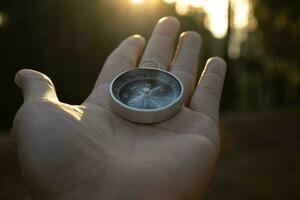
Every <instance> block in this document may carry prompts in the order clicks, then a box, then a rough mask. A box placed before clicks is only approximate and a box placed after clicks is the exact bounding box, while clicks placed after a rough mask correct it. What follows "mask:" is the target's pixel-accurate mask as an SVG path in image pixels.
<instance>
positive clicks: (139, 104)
mask: <svg viewBox="0 0 300 200" xmlns="http://www.w3.org/2000/svg"><path fill="white" fill-rule="evenodd" d="M111 90H112V95H114V97H115V98H116V99H117V100H118V101H119V102H120V103H122V104H123V105H125V106H128V107H131V108H133V109H142V110H153V109H163V108H164V107H168V106H170V105H172V104H173V103H175V102H176V101H177V100H178V99H179V98H180V97H181V96H182V86H181V83H180V82H179V80H178V79H177V78H176V77H174V76H173V75H171V74H170V73H168V72H165V71H163V70H158V69H151V68H137V69H133V70H130V71H127V72H125V73H123V74H121V75H120V76H118V77H117V78H116V79H115V80H114V81H113V84H112V88H111Z"/></svg>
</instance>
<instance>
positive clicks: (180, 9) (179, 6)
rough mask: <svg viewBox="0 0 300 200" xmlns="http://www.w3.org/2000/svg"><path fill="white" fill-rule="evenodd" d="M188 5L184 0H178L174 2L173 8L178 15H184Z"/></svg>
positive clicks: (187, 11) (187, 10)
mask: <svg viewBox="0 0 300 200" xmlns="http://www.w3.org/2000/svg"><path fill="white" fill-rule="evenodd" d="M189 8H190V5H189V4H188V2H187V1H186V0H179V1H177V3H176V6H175V9H176V12H177V13H178V14H179V15H186V14H188V13H189V10H190V9H189Z"/></svg>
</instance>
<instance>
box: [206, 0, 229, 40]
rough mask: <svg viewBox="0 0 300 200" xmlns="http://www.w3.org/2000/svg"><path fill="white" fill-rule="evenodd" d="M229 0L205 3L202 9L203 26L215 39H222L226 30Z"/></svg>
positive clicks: (213, 0) (214, 0)
mask: <svg viewBox="0 0 300 200" xmlns="http://www.w3.org/2000/svg"><path fill="white" fill-rule="evenodd" d="M228 6H229V0H209V1H205V2H204V5H203V8H204V11H205V13H206V15H207V16H206V20H205V26H206V27H207V28H208V29H209V30H210V31H211V32H212V34H213V36H214V37H216V38H223V37H225V35H226V34H227V30H228Z"/></svg>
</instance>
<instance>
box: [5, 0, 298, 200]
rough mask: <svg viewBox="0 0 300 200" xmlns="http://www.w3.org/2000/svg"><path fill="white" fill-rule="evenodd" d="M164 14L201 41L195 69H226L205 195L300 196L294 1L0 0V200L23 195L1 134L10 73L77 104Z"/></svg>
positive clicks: (11, 92) (13, 98)
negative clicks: (35, 75)
mask: <svg viewBox="0 0 300 200" xmlns="http://www.w3.org/2000/svg"><path fill="white" fill-rule="evenodd" d="M168 15H173V16H176V17H178V19H179V20H180V21H181V22H182V27H181V30H182V31H185V30H194V31H197V32H199V33H200V34H201V35H202V37H203V40H204V44H203V50H202V53H201V59H200V60H201V63H200V65H199V68H200V69H203V66H204V64H205V61H206V60H207V59H208V58H209V57H211V56H220V57H223V58H224V59H225V60H226V62H227V63H228V73H227V78H226V81H225V88H224V93H223V97H222V105H221V132H222V138H223V145H222V149H223V151H222V154H221V160H220V163H219V172H218V174H217V176H216V178H215V179H216V180H215V182H214V184H213V186H212V191H211V192H210V193H208V194H207V197H206V199H231V200H233V199H249V200H250V199H273V200H275V199H300V192H299V190H298V187H299V184H300V172H299V169H300V159H299V155H298V154H299V152H300V151H299V150H300V149H299V147H300V126H299V122H300V67H299V57H300V1H299V0H289V1H284V0H89V1H83V0H43V1H37V0H27V1H18V0H0V67H1V73H0V83H1V84H0V91H2V93H1V107H0V113H1V116H0V122H1V123H0V199H4V200H6V199H8V200H10V199H12V200H14V199H18V200H19V199H27V198H28V192H27V190H26V188H25V187H24V186H23V184H22V181H21V179H20V173H19V171H18V164H17V158H16V151H15V149H14V145H13V139H12V138H11V137H10V136H8V134H7V133H8V130H9V128H10V127H11V124H12V120H13V117H14V114H15V113H16V111H17V109H18V108H19V107H20V105H21V104H22V95H21V92H20V91H19V89H18V88H17V87H16V86H15V84H14V75H15V73H16V72H17V71H18V70H19V69H22V68H32V69H35V70H38V71H41V72H43V73H45V74H47V75H48V76H49V77H50V78H51V79H52V80H53V82H54V84H55V86H56V90H57V93H58V96H59V98H60V100H61V101H64V102H67V103H70V104H80V103H81V102H82V101H83V100H84V99H85V98H86V97H87V95H88V94H89V92H90V91H91V89H92V87H93V84H94V82H95V80H96V78H97V75H98V73H99V72H100V70H101V66H102V65H103V63H104V61H105V59H106V57H107V56H108V55H109V53H110V52H111V51H112V50H113V49H114V48H115V47H116V46H117V45H118V44H119V43H120V42H121V41H122V40H123V39H124V38H126V37H128V36H129V35H131V34H136V33H138V34H141V35H143V36H145V37H146V38H149V36H150V34H151V31H152V29H153V27H154V25H155V23H156V22H157V21H158V20H159V18H161V17H163V16H168ZM200 71H201V70H200ZM28 199H30V198H28Z"/></svg>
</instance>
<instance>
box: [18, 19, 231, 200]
mask: <svg viewBox="0 0 300 200" xmlns="http://www.w3.org/2000/svg"><path fill="white" fill-rule="evenodd" d="M178 29H179V22H178V20H176V19H175V18H173V17H168V18H163V19H161V20H160V21H159V22H158V24H157V26H156V27H155V29H154V32H153V34H152V36H151V38H150V40H149V42H148V45H147V47H146V49H145V51H144V53H143V56H142V59H141V60H142V61H143V60H144V59H155V60H157V61H158V62H159V63H161V64H162V66H170V67H169V69H168V70H169V71H170V72H171V73H173V74H175V75H176V76H177V77H178V78H180V79H181V81H182V83H183V85H184V89H185V94H184V98H185V107H183V108H182V110H181V111H180V112H179V113H178V114H176V115H175V116H174V117H172V118H171V119H169V120H167V121H164V122H161V123H158V124H152V125H143V124H135V123H132V122H129V121H126V120H124V119H122V118H120V117H119V116H118V115H117V114H115V113H114V112H113V111H112V110H111V108H110V105H109V84H110V82H111V80H112V79H113V78H114V77H115V76H116V75H117V74H119V73H120V72H122V71H124V70H126V69H129V68H132V67H135V66H136V64H137V61H138V59H139V57H140V55H141V53H142V51H143V48H144V46H145V40H144V39H143V38H142V37H141V36H137V35H135V36H132V37H129V38H128V39H126V40H124V41H123V42H122V43H121V44H120V45H119V47H118V48H117V49H115V50H114V51H113V52H112V54H111V55H110V56H109V57H108V59H107V61H106V63H105V64H104V66H103V68H102V71H101V73H100V75H99V78H98V80H97V81H96V84H95V87H94V89H93V91H92V92H91V94H90V95H89V97H88V98H87V99H86V100H85V101H84V102H83V103H82V105H69V104H65V103H62V102H60V101H59V100H58V98H57V96H56V93H55V89H54V86H53V84H52V82H51V80H50V79H49V78H48V77H47V76H45V75H43V74H41V73H39V72H36V71H33V70H27V69H25V70H21V71H19V72H18V73H17V74H16V78H15V79H16V83H17V84H18V85H19V86H20V88H21V89H22V91H23V95H24V104H23V105H22V107H21V108H20V110H19V111H18V113H17V115H16V117H15V120H14V129H15V132H16V140H17V147H18V152H19V160H20V165H21V169H22V174H23V178H24V180H25V182H26V183H27V185H28V186H29V188H30V190H31V193H32V196H33V199H42V200H50V199H51V200H52V199H55V200H61V199H72V200H77V199H78V200H82V199H90V200H94V199H97V200H99V199H103V200H111V199H114V200H116V199H122V200H136V199H137V200H153V199H158V200H161V199H163V200H166V199H168V200H169V199H172V200H177V199H178V200H179V199H193V198H195V199H198V198H199V197H201V196H202V194H203V193H204V192H205V191H206V190H207V189H208V185H209V182H210V179H211V177H212V175H213V173H214V170H215V168H214V167H215V162H216V160H217V158H218V152H219V146H220V137H219V131H218V110H219V101H220V95H221V90H222V86H223V80H224V76H225V70H226V66H225V62H224V61H223V60H222V59H220V58H212V59H210V60H209V61H208V62H207V65H206V67H205V70H204V72H203V74H202V77H201V79H200V82H199V84H198V86H197V87H196V89H195V90H194V85H195V76H196V74H197V69H198V58H199V51H200V46H201V37H200V36H199V35H198V34H197V33H195V32H185V33H183V34H181V36H180V39H179V44H178V46H177V51H176V53H175V56H174V58H173V59H172V54H173V50H174V45H175V41H176V39H177V32H178ZM171 59H172V60H171ZM146 64H147V66H146V67H155V65H154V66H152V65H151V63H145V65H146ZM144 67H145V66H144ZM74 89H76V88H74Z"/></svg>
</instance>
